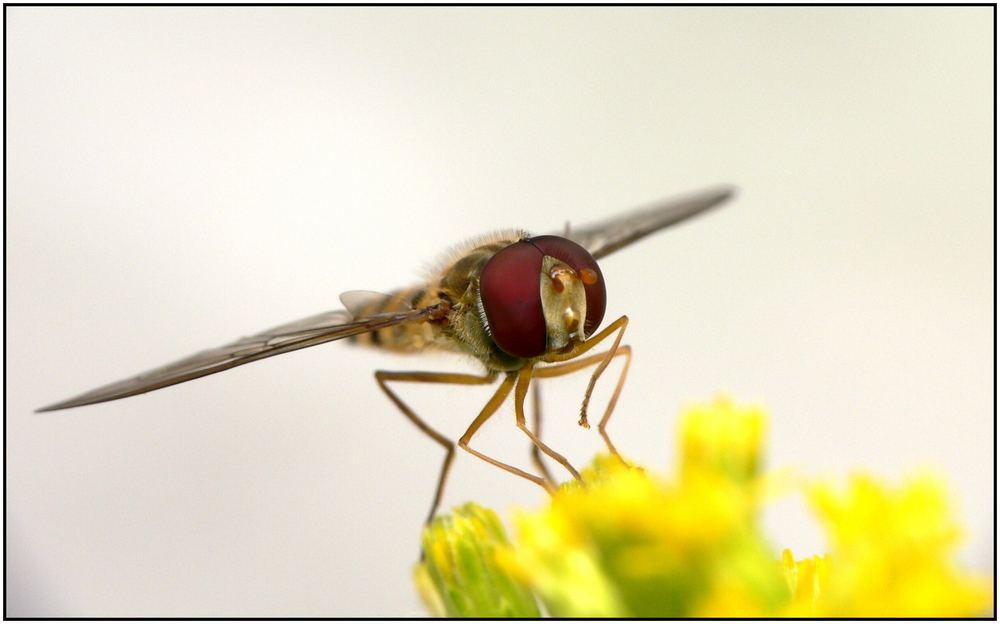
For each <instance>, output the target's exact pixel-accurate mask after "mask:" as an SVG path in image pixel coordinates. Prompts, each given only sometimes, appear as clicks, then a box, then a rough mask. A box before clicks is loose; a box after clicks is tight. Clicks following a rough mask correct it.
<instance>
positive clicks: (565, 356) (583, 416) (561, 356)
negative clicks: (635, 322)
mask: <svg viewBox="0 0 1000 624" xmlns="http://www.w3.org/2000/svg"><path fill="white" fill-rule="evenodd" d="M626 327H628V317H627V316H624V315H622V316H621V317H620V318H619V319H618V320H617V321H615V322H614V323H611V324H610V325H608V326H607V327H605V328H604V329H603V330H602V331H601V332H600V333H598V334H597V335H596V336H592V337H591V338H590V339H588V340H586V341H584V342H582V343H580V344H579V345H578V346H577V347H575V348H574V349H571V350H570V351H568V352H566V353H556V354H553V355H549V356H546V357H545V358H544V359H545V361H546V362H552V363H555V362H566V361H568V360H572V359H574V358H576V357H579V356H581V355H583V354H584V353H586V352H587V351H590V350H591V349H593V348H594V347H596V346H597V345H598V344H599V343H601V342H602V341H603V340H605V339H606V338H607V337H608V336H610V335H611V334H612V333H614V332H618V334H617V335H616V336H615V341H614V344H612V345H611V349H609V350H608V351H607V352H606V353H605V354H604V359H603V360H601V363H600V365H599V366H598V367H597V369H596V370H595V371H594V373H593V374H592V375H591V376H590V383H589V384H587V392H586V393H584V395H583V404H582V405H580V426H581V427H584V428H586V429H589V428H590V423H589V422H588V421H587V406H588V405H589V404H590V395H591V394H592V393H593V392H594V385H595V384H596V383H597V379H598V377H600V376H601V373H603V372H604V369H606V368H607V367H608V363H609V362H611V358H613V357H614V356H615V353H616V352H617V351H618V345H619V344H621V341H622V335H623V334H624V333H625V328H626Z"/></svg>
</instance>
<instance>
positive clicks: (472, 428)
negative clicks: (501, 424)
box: [458, 372, 554, 492]
mask: <svg viewBox="0 0 1000 624" xmlns="http://www.w3.org/2000/svg"><path fill="white" fill-rule="evenodd" d="M517 375H518V374H517V373H513V372H511V373H507V375H506V376H505V377H504V380H503V382H501V383H500V387H499V388H497V391H496V392H495V393H494V394H493V396H492V397H491V398H490V400H489V401H488V402H487V403H486V405H485V406H483V409H482V411H480V412H479V415H478V416H476V419H475V420H474V421H472V424H471V425H469V428H468V429H467V430H466V431H465V433H464V434H462V437H461V438H459V439H458V446H459V448H462V449H465V450H466V451H468V452H470V453H472V454H473V455H475V456H476V457H478V458H479V459H481V460H483V461H485V462H487V463H490V464H493V465H494V466H496V467H497V468H501V469H503V470H506V471H507V472H509V473H511V474H515V475H517V476H519V477H521V478H524V479H527V480H528V481H531V482H532V483H537V484H538V485H540V486H542V487H543V488H545V489H546V490H548V491H549V492H552V491H554V488H553V486H552V485H550V484H549V483H548V482H547V481H546V480H545V479H543V478H541V477H537V476H535V475H533V474H530V473H528V472H525V471H523V470H521V469H520V468H515V467H514V466H511V465H510V464H505V463H503V462H502V461H499V460H496V459H493V458H492V457H490V456H489V455H485V454H483V453H480V452H479V451H477V450H476V449H474V448H472V447H470V446H469V441H470V440H472V436H474V435H476V431H478V430H479V428H480V427H482V426H483V423H485V422H486V421H487V420H489V419H490V416H492V415H493V414H494V413H496V411H497V408H499V407H500V405H502V404H503V402H504V401H505V400H507V395H509V394H510V391H511V388H513V387H514V381H515V379H516V378H517Z"/></svg>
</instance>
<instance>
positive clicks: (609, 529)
mask: <svg viewBox="0 0 1000 624" xmlns="http://www.w3.org/2000/svg"><path fill="white" fill-rule="evenodd" d="M751 500H752V499H751V497H749V496H748V495H747V493H746V492H745V491H744V489H743V488H742V487H741V486H740V485H738V484H736V483H734V482H733V481H731V480H730V479H729V478H728V476H724V475H718V474H713V473H709V472H702V471H699V472H697V473H692V474H691V475H689V476H687V477H685V479H683V480H682V481H681V482H679V483H669V482H666V481H663V480H660V479H657V478H654V477H652V476H650V475H649V474H648V473H647V472H646V471H644V470H638V469H634V468H628V467H625V466H624V465H622V464H621V462H620V461H618V460H617V459H613V458H599V459H598V460H597V461H596V462H595V464H594V466H593V467H592V468H590V469H588V470H585V471H584V483H583V484H582V485H578V484H569V485H566V486H563V487H562V488H560V489H559V491H558V492H557V493H556V494H555V495H554V496H553V498H552V501H551V503H550V504H549V506H548V507H547V508H546V509H544V510H543V511H541V512H539V513H537V514H520V515H518V516H516V517H515V519H514V524H515V527H516V531H517V537H518V540H517V547H516V548H514V549H512V550H510V551H508V554H505V555H504V557H503V558H501V562H502V563H504V564H505V565H509V566H510V567H511V569H512V570H513V571H514V572H515V573H516V574H517V575H518V576H520V577H521V578H524V579H526V580H527V581H528V582H530V583H531V587H532V589H534V590H535V591H536V592H537V593H538V595H539V597H540V598H541V600H542V602H543V603H544V604H545V606H546V608H547V609H548V611H549V613H550V614H551V615H553V616H557V617H602V616H604V617H629V616H632V617H656V616H661V617H662V616H677V617H684V616H711V615H727V614H733V613H742V614H744V615H746V614H764V613H768V612H770V611H772V610H773V608H774V606H775V605H777V604H780V603H781V602H782V601H783V600H784V598H785V596H786V594H787V590H786V589H785V586H784V582H783V580H782V577H781V573H780V570H779V569H778V567H777V566H775V565H774V563H773V562H774V557H773V556H772V555H771V552H770V550H769V549H768V547H767V545H766V543H765V542H764V541H763V539H762V537H761V535H760V534H759V533H758V532H757V531H756V530H754V528H753V527H752V525H749V524H748V523H747V522H746V519H747V518H748V517H750V515H751V514H750V513H749V512H750V505H751Z"/></svg>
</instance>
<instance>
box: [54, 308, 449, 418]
mask: <svg viewBox="0 0 1000 624" xmlns="http://www.w3.org/2000/svg"><path fill="white" fill-rule="evenodd" d="M439 309H440V305H433V306H429V307H426V308H423V309H420V310H413V309H410V310H405V311H402V312H392V313H385V314H375V315H372V316H369V317H367V318H360V319H358V318H354V317H353V316H352V315H351V313H350V312H348V311H346V310H334V311H332V312H324V313H322V314H317V315H315V316H310V317H308V318H304V319H301V320H298V321H293V322H291V323H286V324H284V325H279V326H278V327H272V328H271V329H268V330H267V331H262V332H260V333H258V334H254V335H253V336H246V337H244V338H240V339H239V340H236V341H235V342H231V343H229V344H227V345H223V346H221V347H216V348H214V349H207V350H205V351H201V352H199V353H195V354H194V355H192V356H189V357H186V358H184V359H183V360H178V361H176V362H173V363H171V364H167V365H165V366H161V367H159V368H154V369H153V370H150V371H147V372H145V373H142V374H140V375H137V376H135V377H131V378H129V379H124V380H122V381H117V382H115V383H112V384H108V385H106V386H101V387H100V388H96V389H94V390H91V391H90V392H85V393H83V394H81V395H79V396H76V397H73V398H72V399H67V400H65V401H61V402H59V403H54V404H52V405H48V406H46V407H43V408H41V409H39V410H38V411H39V412H49V411H52V410H59V409H65V408H68V407H78V406H80V405H90V404H91V403H101V402H103V401H112V400H114V399H122V398H125V397H129V396H133V395H136V394H142V393H144V392H149V391H150V390H157V389H159V388H165V387H166V386H172V385H174V384H179V383H182V382H185V381H190V380H191V379H197V378H198V377H204V376H205V375H211V374H212V373H218V372H220V371H224V370H228V369H230V368H233V367H236V366H242V365H243V364H249V363H250V362H255V361H257V360H262V359H264V358H268V357H271V356H274V355H279V354H282V353H288V352H289V351H295V350H298V349H304V348H306V347H312V346H314V345H318V344H323V343H324V342H330V341H333V340H340V339H341V338H347V337H348V336H355V335H357V334H364V333H367V332H370V331H375V330H376V329H381V328H383V327H389V326H391V325H399V324H401V323H415V322H422V321H425V320H427V319H428V318H429V317H432V316H434V315H435V313H436V312H438V311H439Z"/></svg>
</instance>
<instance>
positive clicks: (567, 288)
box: [540, 256, 587, 351]
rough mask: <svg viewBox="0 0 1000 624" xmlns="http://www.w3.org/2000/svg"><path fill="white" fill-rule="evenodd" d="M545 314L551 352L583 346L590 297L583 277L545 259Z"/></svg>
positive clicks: (543, 308) (547, 337)
mask: <svg viewBox="0 0 1000 624" xmlns="http://www.w3.org/2000/svg"><path fill="white" fill-rule="evenodd" d="M540 285H541V295H542V314H543V316H544V317H545V340H546V346H547V347H548V350H550V351H554V350H559V349H563V348H565V347H566V346H568V345H570V344H573V343H575V342H582V341H583V340H584V339H585V338H586V336H585V335H584V330H583V326H584V321H585V319H586V318H587V294H586V291H585V290H584V285H583V282H582V281H581V280H580V276H579V275H578V274H577V272H576V271H574V270H573V269H572V268H571V267H569V266H567V265H566V264H565V263H564V262H562V261H560V260H557V259H556V258H553V257H552V256H545V257H544V258H542V271H541V276H540Z"/></svg>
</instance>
